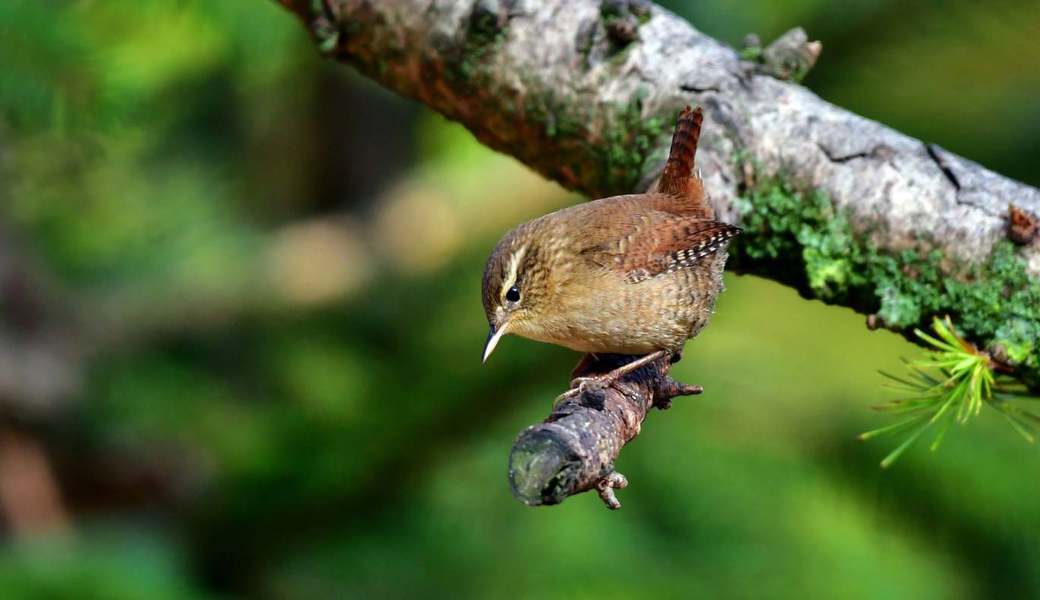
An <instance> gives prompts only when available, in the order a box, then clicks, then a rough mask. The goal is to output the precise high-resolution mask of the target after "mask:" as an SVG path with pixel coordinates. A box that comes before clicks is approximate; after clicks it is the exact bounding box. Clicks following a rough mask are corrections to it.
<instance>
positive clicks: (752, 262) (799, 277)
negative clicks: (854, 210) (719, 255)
mask: <svg viewBox="0 0 1040 600" xmlns="http://www.w3.org/2000/svg"><path fill="white" fill-rule="evenodd" d="M736 206H737V209H738V211H739V212H740V214H741V219H742V224H743V226H744V228H745V235H744V236H742V239H741V240H740V241H739V243H737V244H735V247H734V249H733V252H732V255H733V264H734V266H736V267H737V268H741V269H744V270H747V271H750V272H754V273H757V274H761V275H764V276H766V277H770V278H773V279H779V280H781V281H783V282H785V283H788V284H791V285H794V286H795V287H797V288H798V289H799V290H800V291H801V292H802V293H803V295H805V296H808V297H814V298H819V299H820V300H823V301H824V302H828V303H836V304H842V305H846V306H851V307H852V308H854V309H856V310H858V311H861V312H864V313H868V314H875V315H877V317H878V318H879V319H880V321H881V322H882V323H883V324H884V326H885V327H888V328H890V329H893V330H896V331H900V332H903V333H904V334H907V335H908V336H909V334H910V333H911V332H912V331H913V329H914V328H915V327H921V328H924V327H926V326H927V324H928V323H929V322H930V321H931V319H932V317H933V316H941V315H947V314H948V315H950V316H952V317H953V319H954V322H955V323H956V325H957V327H958V329H959V330H960V331H961V332H962V333H964V334H965V335H966V336H967V337H968V338H969V339H971V340H972V341H973V342H974V343H976V344H977V345H979V346H980V347H982V348H986V349H987V350H988V351H989V352H990V353H991V354H993V355H994V356H995V357H997V358H998V359H999V360H1001V361H1003V362H1006V363H1007V364H1009V365H1011V366H1014V367H1015V368H1016V372H1017V374H1018V375H1020V377H1021V379H1022V380H1023V381H1025V382H1026V383H1027V384H1028V385H1030V386H1031V387H1033V388H1037V387H1038V386H1040V358H1038V354H1040V347H1038V344H1040V342H1038V340H1040V282H1038V281H1037V280H1036V279H1034V278H1031V277H1030V276H1029V274H1028V272H1027V271H1026V265H1025V262H1024V261H1023V260H1022V258H1021V257H1019V256H1018V254H1017V252H1016V250H1015V246H1014V245H1012V244H1011V243H1010V242H1008V241H1003V242H1000V243H998V244H997V245H996V246H995V247H994V249H993V252H992V254H991V255H990V257H989V258H988V260H987V261H985V262H984V263H982V264H979V265H975V266H971V267H967V268H961V269H958V268H957V267H959V265H951V264H950V261H948V260H947V259H946V257H944V256H943V255H942V253H941V252H939V251H938V250H929V249H927V248H925V247H922V248H920V249H908V250H903V251H901V252H892V251H887V250H882V249H879V248H877V247H876V246H875V245H874V244H872V243H871V242H870V241H869V240H870V235H869V234H870V232H869V231H862V232H857V231H855V230H854V229H853V228H852V226H851V225H850V223H849V220H848V218H847V217H846V216H845V215H844V214H843V213H842V212H841V211H839V210H837V209H836V208H835V206H834V204H833V202H831V201H830V199H829V198H828V197H827V196H826V195H825V194H823V193H822V192H820V191H817V190H800V189H797V188H795V187H793V186H791V185H790V184H789V183H787V182H785V181H784V180H783V178H780V177H773V178H770V179H766V180H764V181H762V182H760V183H759V184H757V185H755V186H754V187H753V188H752V189H749V190H747V191H746V193H745V194H744V195H743V196H742V197H740V198H739V199H738V201H737V204H736ZM958 272H959V273H960V275H957V276H954V275H950V273H958Z"/></svg>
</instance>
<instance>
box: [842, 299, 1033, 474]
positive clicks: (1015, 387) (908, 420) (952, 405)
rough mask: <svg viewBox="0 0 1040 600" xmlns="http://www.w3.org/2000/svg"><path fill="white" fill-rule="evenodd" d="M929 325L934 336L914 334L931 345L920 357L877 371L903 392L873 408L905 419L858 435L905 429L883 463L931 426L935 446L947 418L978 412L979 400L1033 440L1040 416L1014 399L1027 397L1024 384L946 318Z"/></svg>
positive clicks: (962, 418) (893, 458)
mask: <svg viewBox="0 0 1040 600" xmlns="http://www.w3.org/2000/svg"><path fill="white" fill-rule="evenodd" d="M932 329H933V331H934V333H935V335H934V336H933V335H929V334H927V333H925V332H923V331H921V330H920V329H915V330H914V334H915V335H916V336H917V337H918V338H920V339H921V340H922V341H923V342H924V343H925V344H927V345H928V346H931V348H933V349H932V350H931V351H930V352H929V353H928V355H927V356H926V357H925V358H923V359H921V360H918V361H914V362H910V361H904V362H905V363H906V366H907V370H908V373H907V374H906V375H904V376H902V377H900V376H896V375H892V374H891V373H885V372H884V371H882V372H881V374H882V375H884V376H885V377H887V378H888V379H889V380H890V381H889V382H888V384H887V387H890V388H892V389H895V390H897V391H899V392H902V393H903V394H905V396H904V397H902V398H899V399H896V400H892V401H890V402H887V403H885V404H882V405H880V406H876V407H875V408H876V409H878V410H880V411H883V412H887V413H892V414H894V415H899V416H902V417H905V418H904V419H902V420H900V421H898V422H897V423H894V424H892V425H888V426H885V427H881V428H879V429H875V430H873V431H868V432H866V433H863V434H861V435H860V436H859V437H860V439H861V440H868V439H871V438H875V437H878V436H880V435H885V434H894V433H906V437H905V438H904V439H903V441H902V442H901V443H900V444H899V445H898V446H896V448H895V449H894V450H893V451H892V452H890V453H889V454H888V456H886V457H885V459H884V460H882V461H881V467H882V468H888V467H890V466H891V465H892V463H894V462H895V461H896V460H898V459H899V457H900V456H901V455H902V454H903V453H904V452H905V451H906V450H907V448H909V447H910V446H912V445H913V444H914V442H916V441H917V440H918V439H919V438H920V437H921V436H923V435H924V434H925V432H927V431H929V430H934V431H935V437H934V438H933V439H932V444H931V450H933V451H934V450H936V449H937V448H938V447H939V445H940V444H941V443H942V441H943V437H944V436H945V435H946V431H947V430H948V429H949V427H950V424H951V423H953V422H954V421H956V422H957V423H959V424H964V423H967V422H968V420H969V419H971V418H972V417H973V416H977V415H978V414H979V413H980V412H981V411H982V406H983V404H988V405H989V406H991V407H993V408H995V409H996V410H998V411H1000V413H1001V414H1003V415H1004V417H1005V418H1006V419H1007V420H1008V422H1009V423H1011V425H1012V427H1014V428H1015V430H1016V431H1018V432H1019V433H1020V434H1022V437H1024V438H1025V439H1026V440H1027V441H1029V442H1030V443H1032V442H1035V441H1036V438H1037V436H1038V435H1040V415H1037V414H1035V413H1033V412H1030V411H1027V410H1024V409H1023V408H1022V407H1021V406H1019V405H1017V404H1014V403H1013V402H1012V401H1014V400H1023V399H1028V398H1029V394H1028V392H1027V390H1026V388H1025V386H1023V385H1022V384H1020V383H1018V382H1017V381H1015V380H1014V379H1013V378H1011V377H1009V376H1007V375H1003V374H999V373H997V371H996V366H997V365H996V364H995V363H994V362H993V360H992V358H991V357H990V356H989V354H987V353H985V352H983V351H981V350H979V349H978V348H976V347H975V346H974V345H972V344H971V343H969V342H967V341H966V340H964V338H962V337H960V336H959V335H958V334H957V330H956V329H954V327H953V322H952V321H950V318H949V317H946V318H945V319H939V318H938V317H936V318H935V320H934V321H933V323H932ZM1033 400H1036V398H1033Z"/></svg>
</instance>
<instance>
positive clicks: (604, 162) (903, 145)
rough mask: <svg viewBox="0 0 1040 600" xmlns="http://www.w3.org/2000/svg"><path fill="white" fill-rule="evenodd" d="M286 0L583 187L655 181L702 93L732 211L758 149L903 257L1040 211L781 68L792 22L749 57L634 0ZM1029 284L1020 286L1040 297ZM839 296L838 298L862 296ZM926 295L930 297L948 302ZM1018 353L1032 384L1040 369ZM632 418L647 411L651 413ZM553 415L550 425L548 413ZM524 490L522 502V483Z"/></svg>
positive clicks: (711, 149) (763, 160) (324, 34)
mask: <svg viewBox="0 0 1040 600" xmlns="http://www.w3.org/2000/svg"><path fill="white" fill-rule="evenodd" d="M280 2H281V3H282V4H283V5H284V6H286V7H287V8H289V9H290V10H292V11H293V12H295V13H296V14H297V15H298V16H299V17H300V18H301V19H302V20H303V22H304V23H305V25H306V26H307V27H308V28H309V30H310V31H311V32H312V34H313V35H314V37H315V38H316V41H317V43H318V45H319V47H320V48H321V50H322V52H324V53H326V54H327V55H329V56H331V57H334V58H336V59H338V60H342V61H344V62H347V63H349V64H351V65H353V66H355V67H356V68H358V69H359V70H360V71H361V72H363V73H365V74H366V75H368V76H370V77H372V78H373V79H375V80H377V81H379V82H380V83H382V84H383V85H385V86H387V87H389V88H390V89H393V90H395V91H397V92H398V93H401V94H403V95H406V96H409V97H412V98H415V99H417V100H419V101H421V102H423V103H425V104H427V105H428V106H430V107H432V108H433V109H435V110H437V111H439V112H441V113H442V114H444V115H445V116H447V117H448V118H451V119H454V120H457V121H459V122H460V123H462V124H463V125H464V126H466V127H467V128H468V129H469V130H470V131H471V132H473V134H474V135H475V136H476V137H477V138H478V139H480V140H481V141H482V142H483V143H484V144H486V145H488V146H490V147H492V148H494V149H496V150H499V151H502V152H505V153H508V154H511V155H513V156H515V157H516V158H518V159H519V160H521V161H522V162H524V163H525V164H527V165H528V166H530V167H531V168H533V169H536V170H537V171H539V172H540V173H542V174H543V175H545V176H546V177H549V178H551V179H554V180H556V181H558V182H560V183H561V184H563V185H564V186H566V187H568V188H571V189H575V190H579V191H582V192H585V193H587V194H588V195H590V196H592V197H602V196H607V195H612V194H617V193H625V192H630V191H633V189H645V188H647V187H649V186H650V185H652V183H653V181H654V180H655V179H656V177H657V176H658V175H659V173H660V170H661V168H662V166H663V161H664V158H665V156H666V152H667V146H668V141H669V135H670V131H671V124H672V122H673V121H672V119H673V118H674V115H675V114H676V112H677V111H678V110H679V109H680V108H681V107H682V106H685V105H687V104H699V105H702V106H704V107H705V111H706V119H705V130H704V132H703V134H702V136H701V142H700V148H699V152H698V166H699V169H700V171H701V173H702V176H703V178H704V179H705V188H706V190H707V191H708V193H709V194H710V196H711V201H712V204H713V205H714V207H715V210H716V213H717V214H718V216H719V217H720V218H721V219H722V220H725V221H728V222H735V223H740V222H741V217H742V214H741V209H740V206H741V204H740V201H739V199H740V197H741V195H742V194H743V193H745V192H746V191H747V185H748V179H749V177H748V172H747V169H748V167H749V165H754V170H755V173H754V175H755V176H756V177H757V178H759V179H761V178H763V177H782V178H783V179H784V181H787V182H793V184H792V185H794V186H796V187H797V188H799V189H805V190H815V191H820V192H823V193H824V194H826V196H827V197H828V198H829V199H830V201H831V202H833V205H834V207H835V209H836V211H838V212H840V213H841V214H843V215H844V216H845V217H847V219H848V222H849V224H850V225H851V228H852V229H853V230H854V231H855V232H856V233H857V235H859V236H861V237H862V238H863V240H865V241H866V242H867V243H869V245H870V246H871V247H872V248H876V249H877V251H879V252H882V253H888V254H889V255H892V256H897V255H899V253H900V252H901V251H904V250H913V251H915V252H925V251H928V250H938V251H939V252H941V254H942V256H943V259H944V260H942V261H941V263H942V264H941V265H939V267H940V269H941V270H942V271H943V272H944V274H945V275H946V276H948V277H951V278H961V279H963V278H965V277H967V275H966V274H967V273H969V272H971V270H972V269H973V268H974V267H977V266H978V265H985V264H986V261H987V260H989V257H990V256H991V255H992V254H993V251H994V248H995V246H996V244H998V243H999V242H1001V241H1002V240H1005V239H1007V237H1008V226H1009V223H1008V212H1009V206H1012V205H1014V206H1016V207H1018V208H1020V209H1022V210H1023V211H1024V212H1025V213H1026V214H1031V215H1034V216H1035V215H1038V214H1040V190H1037V189H1035V188H1032V187H1029V186H1026V185H1023V184H1021V183H1018V182H1015V181H1012V180H1010V179H1008V178H1005V177H1003V176H1001V175H998V174H996V173H993V172H991V171H988V170H986V169H985V168H983V167H981V166H980V165H978V164H976V163H973V162H971V161H969V160H966V159H964V158H961V157H959V156H956V155H954V154H951V153H949V152H946V151H945V150H943V149H942V148H939V147H937V146H935V145H933V144H928V143H925V142H923V141H921V140H916V139H913V138H911V137H909V136H906V135H904V134H902V133H899V132H897V131H894V130H893V129H891V128H889V127H886V126H884V125H881V124H879V123H877V122H874V121H871V120H869V119H866V118H863V117H861V116H858V115H856V114H853V113H851V112H849V111H847V110H844V109H842V108H840V107H837V106H834V105H833V104H830V103H828V102H826V101H824V100H822V99H821V98H819V97H818V96H816V95H815V94H813V93H812V92H811V91H809V90H807V89H805V88H804V87H802V86H800V85H797V84H796V83H793V82H791V81H786V80H784V79H782V78H783V77H787V76H789V75H795V74H797V73H799V72H804V69H806V68H808V67H809V66H811V64H812V62H813V61H814V60H815V59H816V56H817V55H818V54H819V50H820V48H819V46H818V45H812V44H808V43H807V40H805V39H804V37H801V38H799V37H798V36H794V37H793V38H790V39H787V40H785V44H787V43H789V42H791V41H792V39H793V40H794V41H795V46H797V45H798V44H799V43H802V44H805V48H806V49H807V50H808V53H807V54H803V55H802V56H798V55H797V52H796V53H795V56H794V61H793V62H790V63H788V62H785V61H787V60H788V59H787V58H785V56H789V55H786V50H785V48H781V47H780V46H774V47H772V48H767V49H766V50H764V51H762V52H761V53H760V54H759V56H758V57H757V62H754V61H749V60H745V59H743V58H742V57H741V55H740V54H738V52H737V51H736V50H734V49H733V48H730V47H728V46H726V45H724V44H722V43H720V42H718V41H716V40H714V39H712V38H710V37H708V36H706V35H704V34H702V33H701V32H699V31H697V30H696V29H695V28H694V27H693V26H691V25H690V24H689V23H687V22H686V21H684V20H683V19H681V18H679V17H677V16H675V15H673V14H671V13H669V12H668V11H666V10H664V9H662V8H660V7H657V6H655V5H652V4H649V3H647V2H644V1H642V0H604V1H603V2H599V1H595V0H538V1H535V0H477V1H473V0H463V1H459V0H414V1H410V2H406V1H386V2H377V1H373V0H320V1H312V0H280ZM799 40H800V42H799ZM776 61H780V63H781V64H776ZM799 61H801V62H799ZM1012 237H1014V238H1016V239H1017V238H1018V236H1012ZM1034 238H1035V236H1034ZM1019 241H1020V242H1021V241H1022V240H1019ZM1025 242H1026V243H1025V244H1024V245H1022V246H1020V247H1018V248H1017V249H1016V251H1015V252H1016V257H1017V258H1016V260H1017V261H1020V263H1021V264H1024V265H1025V269H1026V272H1027V273H1028V277H1030V278H1031V280H1032V281H1031V283H1030V284H1029V285H1030V286H1031V288H1030V289H1032V290H1036V289H1037V288H1036V285H1037V276H1038V275H1040V244H1038V243H1037V242H1036V241H1035V239H1033V240H1032V241H1031V240H1030V239H1026V240H1025ZM757 266H758V270H757V271H756V265H754V264H752V265H750V268H751V270H752V271H755V272H758V273H761V274H764V275H766V276H773V277H778V278H782V276H781V275H778V274H776V273H772V272H770V269H772V268H773V266H774V265H773V264H772V263H768V262H763V264H762V265H757ZM904 271H907V269H904ZM911 271H912V270H911ZM907 277H910V278H914V277H915V275H914V274H913V273H912V272H911V273H910V274H908V275H907ZM983 283H985V281H983ZM989 283H993V282H989ZM1001 287H1002V286H1001V285H999V282H998V285H997V286H996V288H997V289H1000V288H1001ZM1003 287H1006V286H1003ZM1030 293H1032V294H1034V295H1033V296H1028V298H1034V297H1036V296H1035V294H1036V293H1035V291H1034V292H1030ZM849 296H850V298H837V299H832V300H833V301H836V302H839V303H847V304H849V305H850V306H853V307H855V308H857V309H860V310H870V309H869V308H864V306H863V305H861V304H855V302H856V301H855V300H854V299H852V298H851V296H855V295H854V294H849ZM928 306H930V307H931V308H930V310H932V311H935V312H938V311H948V310H951V309H955V308H956V307H950V306H936V305H935V303H932V304H929V305H928ZM984 310H989V311H990V313H989V314H984V315H982V316H981V319H982V320H986V319H992V320H993V323H990V324H986V326H984V327H982V326H980V327H978V328H977V329H978V331H980V332H983V331H985V332H988V333H985V334H982V333H980V334H979V335H978V336H976V338H975V341H976V342H977V343H978V344H980V345H981V346H988V345H990V344H992V343H994V342H995V341H996V340H997V337H998V335H997V334H996V333H994V332H996V331H998V329H999V327H998V325H996V324H995V323H998V322H999V323H1000V324H1006V323H1010V321H1008V320H1007V316H1006V315H1004V314H1001V311H1002V310H1005V309H1003V308H996V309H984ZM1016 311H1017V313H1016V315H1014V319H1018V320H1020V321H1021V322H1023V323H1025V326H1027V327H1033V328H1035V327H1038V325H1037V323H1038V322H1040V320H1038V318H1037V315H1038V314H1040V309H1038V308H1037V307H1035V306H1027V307H1026V308H1024V309H1022V308H1018V309H1016ZM1018 313H1021V314H1018ZM926 316H931V315H926ZM975 317H978V315H975ZM978 320H979V318H976V321H978ZM872 322H875V323H876V322H877V319H874V320H873V321H872ZM924 322H926V321H925V320H924V319H922V321H921V322H920V323H924ZM915 324H917V323H915ZM1012 324H1013V325H1015V326H1018V325H1020V324H1021V323H1019V322H1017V321H1016V322H1015V323H1012ZM912 325H913V324H911V325H910V326H907V325H904V326H903V328H904V331H907V330H910V329H912ZM970 333H972V332H969V334H970ZM998 349H999V348H998ZM998 355H999V352H998ZM1030 361H1031V366H1029V367H1028V369H1031V371H1029V372H1028V373H1029V374H1030V377H1033V381H1034V383H1035V381H1037V378H1036V375H1037V374H1038V373H1040V369H1038V368H1037V361H1036V360H1035V359H1032V358H1031V359H1030ZM1023 369H1025V367H1023ZM648 389H649V388H648ZM635 393H636V394H637V395H638V394H642V396H640V402H641V404H642V405H644V406H650V405H652V400H651V399H649V398H648V397H647V396H646V393H647V392H646V390H644V391H639V390H636V392H635ZM637 416H639V418H638V421H642V417H643V416H645V411H644V412H643V413H642V415H638V411H637ZM554 419H555V417H550V420H551V421H552V423H551V425H556V426H559V423H560V420H559V419H556V420H554ZM542 427H543V429H541V430H540V431H542V430H545V429H544V428H545V427H548V426H542ZM612 427H613V430H612V431H613V433H612V434H610V435H611V436H612V439H611V440H609V442H610V447H611V448H612V450H611V453H612V454H611V456H612V457H613V456H616V452H614V451H613V448H615V447H616V448H617V449H620V447H621V446H622V445H623V444H624V442H626V441H627V440H628V439H630V438H628V437H626V435H627V433H628V431H629V430H627V429H625V428H623V427H620V425H615V426H612ZM608 429H609V427H608ZM525 435H526V434H525ZM561 435H563V434H562V433H561ZM579 437H580V436H579ZM593 437H595V436H593ZM523 439H524V438H521V441H522V440H523ZM596 439H599V438H596ZM518 443H520V442H518ZM582 443H584V442H582ZM590 443H591V442H590ZM596 443H599V442H596ZM521 445H522V444H521ZM547 447H555V446H552V445H551V444H550V445H549V446H547ZM582 447H583V448H584V449H585V450H584V455H585V456H595V455H596V454H597V452H596V451H595V444H592V446H582ZM516 452H517V450H516V449H515V448H514V455H515V454H516ZM612 460H613V458H611V462H612ZM564 462H566V461H564ZM593 462H595V461H593ZM561 464H562V463H561ZM582 464H583V465H584V466H583V467H582V468H583V469H586V470H587V471H588V472H593V471H595V472H596V473H598V474H599V476H603V475H606V474H607V473H606V472H605V471H606V466H605V465H607V462H606V461H602V460H601V461H598V462H595V465H592V464H591V463H582ZM596 465H599V466H596ZM562 468H563V467H562V466H561V469H562ZM582 472H583V473H584V472H585V471H582ZM560 473H562V471H560ZM578 479H581V483H580V484H578V485H575V486H573V487H572V488H569V490H570V492H576V491H582V490H583V489H589V480H588V478H584V479H582V478H578ZM521 488H522V489H523V490H526V488H525V487H523V486H521ZM514 489H517V482H516V481H514ZM543 491H544V490H543ZM518 496H519V497H520V498H521V499H525V501H528V493H527V492H526V491H520V492H519V493H518ZM546 498H551V499H553V500H557V499H559V498H560V495H559V494H558V493H556V492H553V493H552V494H549V495H548V496H546Z"/></svg>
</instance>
